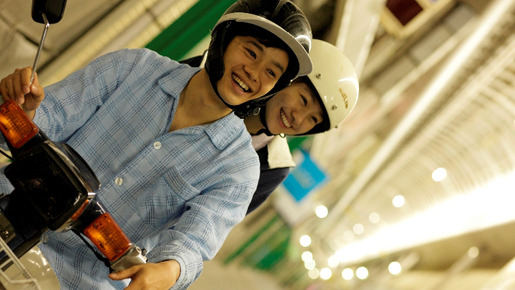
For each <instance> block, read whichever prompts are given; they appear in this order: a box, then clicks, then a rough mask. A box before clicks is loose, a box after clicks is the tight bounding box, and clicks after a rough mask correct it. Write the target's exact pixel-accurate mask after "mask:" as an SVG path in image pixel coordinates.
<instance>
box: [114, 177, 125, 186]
mask: <svg viewBox="0 0 515 290" xmlns="http://www.w3.org/2000/svg"><path fill="white" fill-rule="evenodd" d="M114 183H116V185H122V183H123V179H122V178H120V177H116V179H115V180H114Z"/></svg>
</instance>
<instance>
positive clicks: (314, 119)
mask: <svg viewBox="0 0 515 290" xmlns="http://www.w3.org/2000/svg"><path fill="white" fill-rule="evenodd" d="M313 123H315V125H316V124H318V119H317V118H316V117H313Z"/></svg>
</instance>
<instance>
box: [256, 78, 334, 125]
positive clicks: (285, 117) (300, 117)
mask: <svg viewBox="0 0 515 290" xmlns="http://www.w3.org/2000/svg"><path fill="white" fill-rule="evenodd" d="M265 118H266V124H267V126H268V130H269V131H270V133H272V134H274V135H278V134H281V133H284V134H286V135H298V134H303V133H306V132H308V131H309V130H311V129H313V127H315V125H317V124H320V123H321V122H322V120H323V118H324V111H323V110H322V107H321V104H320V102H319V101H318V97H317V96H316V93H315V92H313V91H312V90H311V88H310V86H309V85H307V84H306V83H304V82H300V81H296V82H293V83H292V84H291V85H290V86H289V87H287V88H285V89H283V90H281V91H279V92H278V93H277V94H276V95H275V96H274V97H273V98H271V99H270V100H269V101H268V102H267V103H266V114H265Z"/></svg>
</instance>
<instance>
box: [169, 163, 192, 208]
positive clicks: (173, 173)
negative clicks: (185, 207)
mask: <svg viewBox="0 0 515 290" xmlns="http://www.w3.org/2000/svg"><path fill="white" fill-rule="evenodd" d="M163 177H164V180H165V182H166V184H167V185H168V186H169V188H170V190H171V194H172V196H171V198H172V201H173V202H176V203H179V204H183V203H184V202H186V201H188V200H190V199H192V198H194V197H196V196H198V195H199V194H200V190H198V189H197V188H195V187H194V186H192V185H191V184H190V183H189V182H188V181H187V180H186V179H185V178H184V177H183V176H182V175H181V174H180V173H179V171H178V170H177V168H175V167H172V168H170V170H169V171H168V172H167V173H166V174H165V175H164V176H163Z"/></svg>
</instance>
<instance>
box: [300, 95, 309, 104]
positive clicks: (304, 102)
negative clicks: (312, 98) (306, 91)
mask: <svg viewBox="0 0 515 290" xmlns="http://www.w3.org/2000/svg"><path fill="white" fill-rule="evenodd" d="M301 97H302V104H304V106H306V105H307V104H308V100H306V97H304V96H303V95H301Z"/></svg>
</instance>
